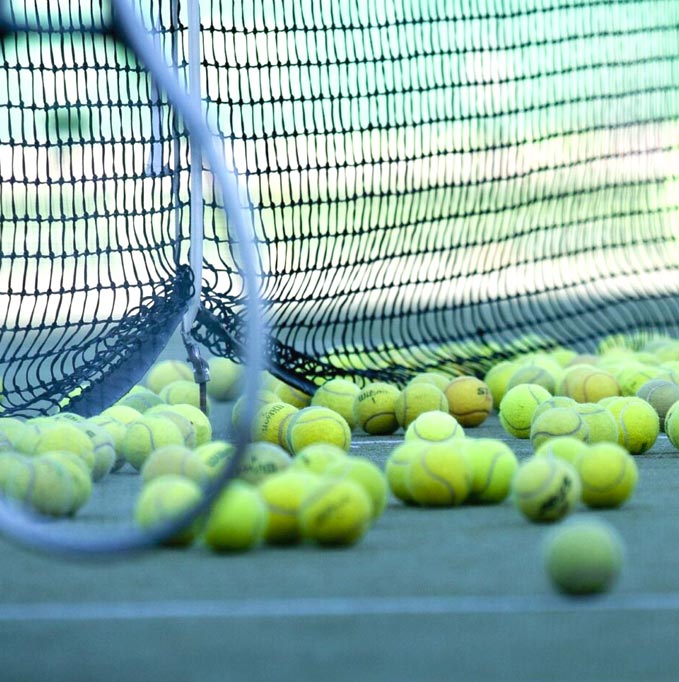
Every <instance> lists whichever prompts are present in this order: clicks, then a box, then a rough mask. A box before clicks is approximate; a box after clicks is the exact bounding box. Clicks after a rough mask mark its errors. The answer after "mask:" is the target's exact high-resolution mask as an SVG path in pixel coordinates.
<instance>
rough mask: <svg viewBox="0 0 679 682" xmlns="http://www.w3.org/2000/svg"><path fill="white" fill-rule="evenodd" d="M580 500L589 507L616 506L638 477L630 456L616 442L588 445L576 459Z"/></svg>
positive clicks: (627, 497) (634, 485)
mask: <svg viewBox="0 0 679 682" xmlns="http://www.w3.org/2000/svg"><path fill="white" fill-rule="evenodd" d="M577 469H578V473H579V474H580V480H581V481H582V501H583V502H584V503H585V504H586V505H587V506H589V507H619V506H620V505H621V504H623V502H625V501H626V500H627V499H629V497H630V496H631V495H632V493H633V492H634V489H635V487H636V485H637V480H638V478H639V473H638V470H637V465H636V462H635V461H634V458H633V457H632V456H631V455H630V454H629V453H628V452H627V451H626V450H625V449H624V448H623V447H621V446H620V445H618V444H617V443H597V444H596V445H591V446H590V447H589V449H588V450H587V451H586V452H585V454H584V455H583V456H582V457H581V458H580V459H579V460H578V462H577Z"/></svg>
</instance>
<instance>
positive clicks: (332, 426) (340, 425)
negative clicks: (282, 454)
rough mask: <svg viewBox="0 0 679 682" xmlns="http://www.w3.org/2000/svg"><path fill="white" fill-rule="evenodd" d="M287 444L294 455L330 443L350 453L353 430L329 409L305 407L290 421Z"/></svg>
mask: <svg viewBox="0 0 679 682" xmlns="http://www.w3.org/2000/svg"><path fill="white" fill-rule="evenodd" d="M285 442H286V445H287V447H286V449H287V450H288V452H290V453H292V454H297V453H298V452H299V451H300V450H303V449H304V448H305V447H307V446H308V445H313V444H314V443H330V445H336V446H337V447H338V448H342V450H345V451H347V452H348V451H349V447H350V446H351V429H350V428H349V424H347V422H346V420H345V419H344V418H343V417H342V416H341V415H339V414H337V412H335V411H333V410H330V409H328V408H327V407H304V408H302V409H301V410H299V411H298V412H297V413H296V414H294V415H292V417H291V418H290V420H289V421H288V423H287V427H286V428H285Z"/></svg>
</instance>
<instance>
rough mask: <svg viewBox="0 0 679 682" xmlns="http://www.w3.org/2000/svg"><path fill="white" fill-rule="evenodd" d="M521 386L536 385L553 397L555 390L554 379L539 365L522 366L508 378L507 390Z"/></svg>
mask: <svg viewBox="0 0 679 682" xmlns="http://www.w3.org/2000/svg"><path fill="white" fill-rule="evenodd" d="M521 384H537V385H538V386H542V388H544V389H546V390H547V391H549V392H550V393H551V394H552V395H554V391H555V389H556V377H555V376H554V375H553V374H552V373H551V372H549V371H548V370H546V369H545V368H544V367H540V366H539V365H533V364H529V365H522V366H521V367H518V368H517V370H516V371H515V372H514V373H513V374H512V375H511V376H510V377H509V381H508V382H507V390H509V389H510V388H514V386H519V385H521Z"/></svg>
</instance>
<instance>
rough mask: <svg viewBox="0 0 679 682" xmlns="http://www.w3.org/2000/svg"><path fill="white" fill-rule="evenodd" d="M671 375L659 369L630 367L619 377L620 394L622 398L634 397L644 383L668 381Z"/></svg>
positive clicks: (647, 366) (642, 366) (643, 366)
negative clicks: (658, 380)
mask: <svg viewBox="0 0 679 682" xmlns="http://www.w3.org/2000/svg"><path fill="white" fill-rule="evenodd" d="M670 378H671V374H670V373H669V372H666V371H665V370H663V369H662V368H661V367H651V366H649V365H641V366H632V367H629V368H628V369H626V370H624V371H623V372H621V373H620V375H619V380H620V393H621V394H622V395H623V396H634V395H636V394H637V391H638V390H639V389H640V388H641V387H642V386H643V385H644V384H646V383H648V382H649V381H653V380H657V379H660V380H670Z"/></svg>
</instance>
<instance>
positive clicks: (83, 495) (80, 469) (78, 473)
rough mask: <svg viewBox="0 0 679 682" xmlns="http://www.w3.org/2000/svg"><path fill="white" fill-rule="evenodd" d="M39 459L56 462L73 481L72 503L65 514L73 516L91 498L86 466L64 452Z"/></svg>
mask: <svg viewBox="0 0 679 682" xmlns="http://www.w3.org/2000/svg"><path fill="white" fill-rule="evenodd" d="M41 458H44V459H49V460H53V461H55V462H58V463H59V464H61V465H62V466H63V467H65V468H66V469H67V470H68V472H69V474H70V476H71V480H72V481H73V501H72V504H71V505H70V507H69V508H68V510H67V514H68V515H73V514H75V513H76V512H77V511H78V510H79V509H80V508H81V507H83V506H84V505H85V504H86V503H87V502H88V500H89V499H90V497H91V496H92V476H91V475H90V470H89V469H88V468H87V465H86V464H85V462H83V460H82V459H81V458H80V457H78V455H74V454H73V453H72V452H66V451H65V450H61V451H58V452H48V453H46V454H44V455H42V456H41Z"/></svg>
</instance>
